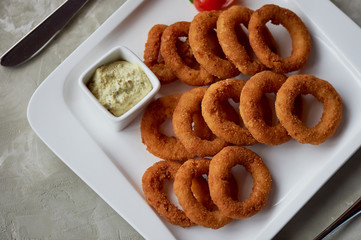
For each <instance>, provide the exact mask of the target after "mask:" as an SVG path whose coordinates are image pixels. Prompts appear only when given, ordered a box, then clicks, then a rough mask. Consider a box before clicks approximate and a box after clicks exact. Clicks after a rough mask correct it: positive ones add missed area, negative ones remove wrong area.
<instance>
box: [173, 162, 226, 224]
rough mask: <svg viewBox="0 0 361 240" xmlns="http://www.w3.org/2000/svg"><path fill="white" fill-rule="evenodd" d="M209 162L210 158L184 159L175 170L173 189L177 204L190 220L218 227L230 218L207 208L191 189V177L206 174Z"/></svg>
mask: <svg viewBox="0 0 361 240" xmlns="http://www.w3.org/2000/svg"><path fill="white" fill-rule="evenodd" d="M209 163H210V160H209V159H205V158H202V159H190V160H188V161H186V162H185V163H184V164H183V165H182V166H181V167H180V168H179V170H178V172H177V175H176V177H175V180H174V184H173V190H174V193H175V195H176V196H177V198H178V202H179V204H180V205H181V206H182V208H183V210H184V212H185V213H186V215H187V217H188V218H189V219H191V221H192V222H194V223H197V224H199V225H201V226H204V227H207V228H213V229H218V228H221V227H223V226H225V225H226V224H228V223H230V222H231V221H232V219H231V218H229V217H226V216H224V215H223V214H222V213H221V212H220V211H218V210H216V211H211V210H208V209H207V208H206V207H205V206H203V205H202V204H200V203H199V202H198V201H197V199H196V198H195V197H194V196H193V193H192V191H191V184H192V179H194V178H195V177H198V176H202V175H203V174H207V173H208V170H209Z"/></svg>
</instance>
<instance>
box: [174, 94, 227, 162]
mask: <svg viewBox="0 0 361 240" xmlns="http://www.w3.org/2000/svg"><path fill="white" fill-rule="evenodd" d="M206 91H207V87H197V88H193V89H191V90H188V91H186V92H185V93H183V95H182V97H181V98H180V100H179V102H178V104H177V107H176V108H175V110H174V113H173V129H174V133H175V135H176V136H177V137H178V138H179V140H180V141H181V142H182V143H183V145H184V147H185V148H186V149H187V150H188V151H189V152H191V153H194V154H195V155H196V156H198V157H205V156H213V155H215V154H216V153H217V152H219V151H220V150H221V149H222V148H223V147H224V146H226V145H227V143H226V141H224V140H223V139H220V138H217V137H216V138H214V139H211V140H208V139H201V138H200V137H199V136H197V135H196V134H195V133H194V132H193V131H192V116H193V115H194V114H201V102H202V99H203V96H204V94H205V92H206Z"/></svg>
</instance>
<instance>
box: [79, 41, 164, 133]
mask: <svg viewBox="0 0 361 240" xmlns="http://www.w3.org/2000/svg"><path fill="white" fill-rule="evenodd" d="M117 60H124V61H128V62H130V63H135V64H138V65H139V66H140V67H141V68H142V69H143V71H144V72H145V74H146V75H147V76H148V78H149V80H150V82H151V84H152V86H153V88H152V90H151V91H150V92H149V93H148V94H147V95H146V96H145V97H144V98H143V99H142V100H141V101H139V102H138V103H137V104H136V105H134V106H133V107H132V108H131V109H130V110H128V111H127V112H125V113H124V114H123V115H121V116H119V117H116V116H114V115H113V114H112V113H110V112H109V111H108V110H107V109H106V108H105V107H104V106H103V105H102V104H101V103H100V102H99V101H98V99H96V97H95V96H94V95H93V94H92V93H91V91H90V90H89V89H88V87H87V83H88V81H89V80H90V79H91V77H92V76H93V74H94V72H95V70H96V69H97V68H98V67H100V66H102V65H104V64H107V63H111V62H114V61H117ZM79 85H80V88H81V89H82V90H83V92H84V93H85V95H86V98H87V99H88V100H89V104H91V105H93V106H94V107H92V109H94V114H100V115H102V116H103V117H102V119H103V120H104V121H105V124H107V125H109V126H110V127H111V128H112V129H114V130H115V131H120V130H122V129H124V128H125V127H126V126H127V125H128V124H129V123H131V122H132V121H133V120H134V118H135V117H137V115H139V114H140V113H141V112H142V110H143V109H144V108H145V107H146V106H147V105H148V103H149V102H150V101H151V100H152V99H153V98H154V96H155V95H156V94H157V93H158V91H159V89H160V82H159V80H158V78H157V77H156V76H155V75H154V73H153V72H152V71H151V70H150V69H149V68H148V67H147V66H146V65H145V64H144V63H143V62H142V60H141V59H139V58H138V57H137V56H136V55H135V54H134V53H133V52H132V51H131V50H129V49H128V48H126V47H124V46H118V47H115V48H113V49H112V50H110V51H109V52H107V53H106V54H105V55H104V56H103V57H101V58H99V60H98V61H97V62H96V63H94V64H93V65H91V66H90V67H89V68H88V69H87V70H86V71H85V72H84V73H83V74H82V75H81V76H80V79H79Z"/></svg>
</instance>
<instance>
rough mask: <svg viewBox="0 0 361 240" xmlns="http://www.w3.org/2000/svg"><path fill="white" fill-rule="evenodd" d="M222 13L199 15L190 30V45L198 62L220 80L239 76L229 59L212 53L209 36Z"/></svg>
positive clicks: (207, 12)
mask: <svg viewBox="0 0 361 240" xmlns="http://www.w3.org/2000/svg"><path fill="white" fill-rule="evenodd" d="M219 14H220V11H206V12H200V13H198V14H197V15H196V16H195V17H194V18H193V20H192V22H191V24H190V28H189V44H190V45H191V48H192V50H193V54H194V56H195V58H196V59H197V61H198V62H199V63H200V65H201V66H203V67H204V68H205V69H206V70H207V71H208V72H209V73H211V74H213V75H215V76H217V77H219V78H220V79H225V78H230V77H234V76H237V75H238V74H239V71H238V70H237V68H236V67H235V66H234V65H233V64H232V63H231V62H230V61H229V60H227V59H222V58H220V57H219V56H218V55H216V54H215V53H214V52H213V51H211V49H210V47H209V45H208V41H207V34H208V32H209V31H211V30H213V29H214V28H216V23H217V19H218V16H219Z"/></svg>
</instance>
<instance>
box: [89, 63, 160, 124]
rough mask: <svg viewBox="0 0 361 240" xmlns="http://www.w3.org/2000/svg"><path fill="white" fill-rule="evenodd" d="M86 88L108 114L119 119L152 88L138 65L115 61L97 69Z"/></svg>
mask: <svg viewBox="0 0 361 240" xmlns="http://www.w3.org/2000/svg"><path fill="white" fill-rule="evenodd" d="M88 88H89V90H90V91H91V92H92V93H93V95H94V96H95V97H96V98H97V99H98V101H99V102H100V103H101V104H102V105H103V106H104V107H105V108H106V109H108V111H109V112H111V113H112V114H113V115H114V116H116V117H119V116H121V115H122V114H124V113H125V112H127V111H128V110H129V109H131V108H132V107H133V106H134V105H135V104H137V103H138V102H139V101H140V100H142V99H143V98H144V97H145V96H146V95H147V94H148V93H149V92H150V91H151V90H152V88H153V86H152V84H151V82H150V80H149V79H148V77H147V75H146V74H145V73H144V71H143V70H142V69H141V67H140V66H139V65H137V64H133V63H130V62H127V61H115V62H112V63H109V64H106V65H103V66H101V67H99V68H97V69H96V71H95V73H94V75H93V77H92V78H91V80H90V81H89V83H88Z"/></svg>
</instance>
